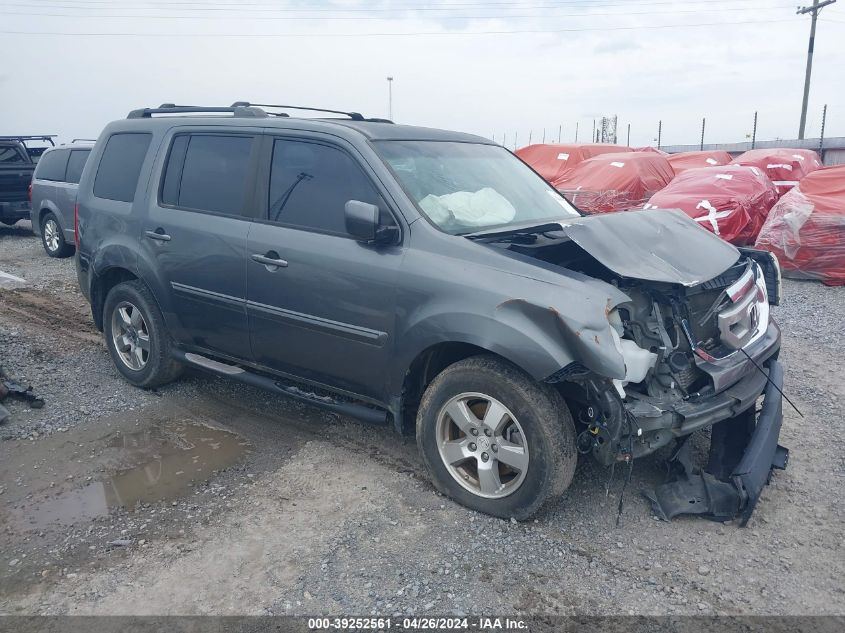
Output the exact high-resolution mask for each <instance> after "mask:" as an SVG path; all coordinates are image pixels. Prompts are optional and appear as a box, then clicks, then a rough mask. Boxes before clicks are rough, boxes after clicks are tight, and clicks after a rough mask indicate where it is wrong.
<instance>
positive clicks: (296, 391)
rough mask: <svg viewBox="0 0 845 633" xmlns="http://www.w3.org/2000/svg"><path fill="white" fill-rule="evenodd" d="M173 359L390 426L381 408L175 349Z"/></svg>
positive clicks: (324, 407)
mask: <svg viewBox="0 0 845 633" xmlns="http://www.w3.org/2000/svg"><path fill="white" fill-rule="evenodd" d="M174 356H175V358H176V360H178V361H179V362H181V363H184V364H186V365H188V366H191V367H196V368H198V369H203V370H205V371H207V372H211V373H212V374H217V375H218V376H225V377H226V378H234V379H235V380H239V381H240V382H242V383H245V384H247V385H252V386H253V387H258V388H260V389H266V390H267V391H272V392H274V393H278V394H281V395H284V396H288V397H289V398H293V399H295V400H299V401H300V402H306V403H308V404H310V405H313V406H315V407H320V408H321V409H326V410H328V411H334V412H335V413H339V414H340V415H348V416H349V417H352V418H356V419H358V420H361V421H362V422H367V423H369V424H376V425H380V426H381V425H386V424H387V411H384V410H382V409H373V408H370V407H367V406H365V405H363V404H355V403H354V402H339V401H337V400H333V399H332V398H331V397H328V396H321V395H319V394H316V393H311V392H309V391H306V390H305V389H300V388H299V387H295V386H293V385H285V384H282V383H280V382H278V381H276V380H274V379H273V378H270V377H268V376H263V375H261V374H257V373H255V372H252V371H249V370H247V369H244V368H243V367H239V366H237V365H229V364H227V363H221V362H219V361H216V360H214V359H212V358H208V357H207V356H202V355H200V354H194V353H193V352H187V353H186V352H183V351H181V350H175V351H174Z"/></svg>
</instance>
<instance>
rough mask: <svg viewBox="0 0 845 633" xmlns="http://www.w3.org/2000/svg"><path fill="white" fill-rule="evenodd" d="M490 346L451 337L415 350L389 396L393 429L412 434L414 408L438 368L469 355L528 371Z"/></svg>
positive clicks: (438, 370) (416, 406)
mask: <svg viewBox="0 0 845 633" xmlns="http://www.w3.org/2000/svg"><path fill="white" fill-rule="evenodd" d="M493 347H494V346H484V345H480V344H478V343H477V342H473V343H471V342H467V341H462V340H451V341H440V342H438V343H434V344H432V345H429V346H428V347H426V348H425V349H423V350H421V351H419V352H418V353H417V354H416V356H414V358H413V360H411V362H410V363H409V364H408V366H407V369H406V371H405V373H404V376H403V379H402V385H401V393H400V395H399V396H398V398H395V399H393V400H394V406H392V407H391V410H392V411H393V412H394V424H395V426H396V430H397V431H399V432H400V433H402V434H413V430H414V428H415V426H416V412H417V409H418V407H419V403H420V399H421V398H422V395H423V393H424V392H425V390H426V388H427V387H428V385H429V384H431V381H433V380H434V379H435V378H436V377H437V375H438V374H440V372H442V371H443V370H444V369H446V368H447V367H449V366H450V365H453V364H455V363H457V362H459V361H462V360H464V359H467V358H470V357H472V356H482V355H487V356H494V357H496V358H499V359H501V360H503V361H505V362H507V363H509V364H511V365H514V366H516V367H517V368H519V369H520V370H522V371H525V373H527V374H529V375H530V373H529V372H527V371H526V370H525V368H524V367H522V366H520V364H519V363H518V362H514V360H513V359H512V358H508V357H507V356H505V355H503V354H501V353H499V352H498V351H496V350H495V349H492V348H493Z"/></svg>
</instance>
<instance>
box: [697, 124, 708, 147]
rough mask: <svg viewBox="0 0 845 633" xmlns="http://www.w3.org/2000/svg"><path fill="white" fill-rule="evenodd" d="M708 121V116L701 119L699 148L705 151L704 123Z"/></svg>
mask: <svg viewBox="0 0 845 633" xmlns="http://www.w3.org/2000/svg"><path fill="white" fill-rule="evenodd" d="M706 123H707V118H706V117H705V118H703V119H701V145H699V146H698V149H699V150H701V151H703V150H704V125H705V124H706Z"/></svg>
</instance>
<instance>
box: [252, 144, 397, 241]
mask: <svg viewBox="0 0 845 633" xmlns="http://www.w3.org/2000/svg"><path fill="white" fill-rule="evenodd" d="M349 200H360V201H361V202H369V203H370V204H375V205H378V207H379V209H381V216H382V218H385V217H387V218H389V220H388V222H389V223H391V224H392V223H393V218H392V217H391V216H390V214H389V212H387V211H386V209H385V204H384V202H383V201H382V199H381V196H379V194H378V191H376V189H375V187H374V186H373V184H372V183H371V182H370V180H369V179H368V178H367V176H366V174H365V173H364V172H363V171H362V170H361V167H360V166H358V164H357V163H356V162H355V161H354V160H353V159H352V157H351V156H349V155H348V154H347V153H346V152H344V151H342V150H340V149H338V148H335V147H330V146H328V145H320V144H318V143H309V142H306V141H292V140H285V139H276V140H275V141H274V142H273V160H272V163H271V166H270V200H269V204H268V219H269V220H270V221H271V222H279V223H281V224H289V225H293V226H299V227H303V228H306V229H314V230H317V231H325V232H329V233H337V234H341V235H345V234H346V220H345V217H344V206H345V205H346V203H347V201H349ZM383 221H384V220H383Z"/></svg>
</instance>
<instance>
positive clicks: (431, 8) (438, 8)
mask: <svg viewBox="0 0 845 633" xmlns="http://www.w3.org/2000/svg"><path fill="white" fill-rule="evenodd" d="M59 1H61V0H59ZM80 1H81V0H72V2H73V4H68V3H66V2H65V3H62V4H58V3H52V4H44V3H38V4H37V5H33V4H31V3H22V2H7V3H4V4H3V5H0V6H2V7H4V8H8V7H12V8H25V9H29V10H32V9H45V10H54V9H67V10H82V11H85V10H104V11H138V10H141V11H161V10H167V11H182V12H190V13H193V12H210V11H219V12H230V13H231V12H242V13H397V12H403V11H419V12H444V11H452V10H456V9H458V8H460V9H479V10H481V9H491V10H493V9H495V10H502V11H517V10H525V9H557V8H569V9H573V8H584V9H586V10H592V9H595V8H608V7H626V8H628V7H630V6H632V5H637V6H661V5H669V4H675V3H673V2H640V3H638V2H629V3H624V4H620V3H605V4H589V5H584V4H583V3H582V2H578V3H575V4H562V3H554V4H550V3H549V2H550V0H545V1H544V3H543V4H536V5H529V6H526V5H515V6H505V5H510V4H512V3H499V4H496V3H480V2H476V3H466V4H443V5H423V6H418V5H402V6H393V7H377V8H372V7H367V8H360V7H353V8H340V7H331V8H328V7H321V8H293V7H272V8H251V7H249V6H245V5H233V6H234V8H224V6H223V5H221V6H218V7H214V6H209V4H211V3H209V4H203V5H202V6H199V7H194V8H184V9H183V8H180V7H177V6H174V5H175V4H176V3H167V4H165V5H163V6H122V7H114V6H108V7H107V6H102V7H95V6H90V5H81V6H80V5H79V4H78V3H79V2H80ZM726 2H727V3H729V4H731V5H736V4H737V2H736V1H734V2H730V0H711V1H710V2H701V4H705V5H707V6H709V5H714V4H724V3H726ZM226 6H228V5H226ZM264 6H267V5H264ZM791 6H793V5H791V4H789V5H787V4H779V5H767V6H759V5H758V6H749V7H747V9H746V8H743V10H765V9H770V8H782V7H791ZM722 10H729V9H728V8H725V9H722ZM695 11H704V9H698V10H691V11H690V12H695ZM662 12H669V11H665V10H663V11H662ZM585 15H589V13H585ZM593 15H595V14H593Z"/></svg>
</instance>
